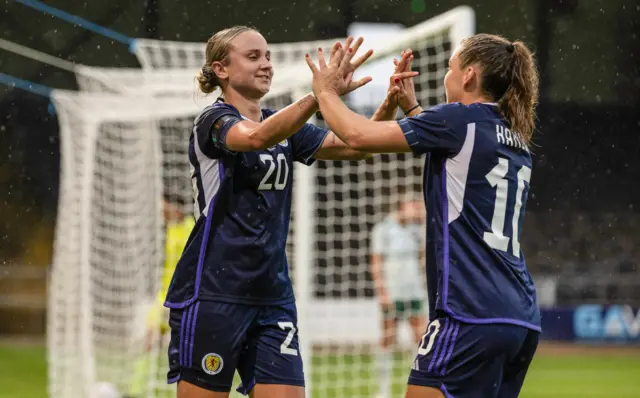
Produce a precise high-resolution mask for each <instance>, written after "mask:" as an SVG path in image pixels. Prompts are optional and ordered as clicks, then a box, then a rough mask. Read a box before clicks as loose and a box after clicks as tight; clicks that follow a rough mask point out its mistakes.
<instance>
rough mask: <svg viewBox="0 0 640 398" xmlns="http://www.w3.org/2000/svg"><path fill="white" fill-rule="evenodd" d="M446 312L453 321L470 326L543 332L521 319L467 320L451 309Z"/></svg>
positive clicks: (540, 328) (538, 327)
mask: <svg viewBox="0 0 640 398" xmlns="http://www.w3.org/2000/svg"><path fill="white" fill-rule="evenodd" d="M444 312H445V313H446V314H447V315H449V316H450V317H451V318H453V319H455V320H457V321H460V322H464V323H470V324H475V325H488V324H494V323H502V324H509V325H516V326H522V327H525V328H527V329H531V330H533V331H536V332H539V333H541V332H542V327H540V326H537V325H534V324H533V323H529V322H525V321H521V320H519V319H513V318H466V317H463V316H460V315H456V314H454V313H453V311H451V310H450V309H449V308H446V309H445V310H444Z"/></svg>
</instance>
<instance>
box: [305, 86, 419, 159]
mask: <svg viewBox="0 0 640 398" xmlns="http://www.w3.org/2000/svg"><path fill="white" fill-rule="evenodd" d="M317 99H318V102H319V103H320V110H321V112H322V115H323V116H324V118H325V120H326V121H327V124H328V125H329V127H330V128H331V130H332V131H333V132H334V133H335V134H336V135H337V136H338V137H339V138H340V139H341V140H342V141H343V142H344V143H346V144H347V145H348V146H350V147H351V148H353V149H355V150H357V151H364V152H371V153H388V152H410V151H411V149H410V147H409V144H407V140H406V139H405V138H404V134H403V132H402V129H401V128H400V125H399V124H398V122H396V121H395V120H394V121H382V122H378V121H373V120H369V119H367V118H366V117H364V116H361V115H358V114H357V113H355V112H353V111H352V110H350V109H349V108H347V106H346V105H345V104H344V103H343V102H342V100H340V97H338V96H337V95H335V94H333V93H331V92H328V91H327V92H322V93H319V95H318V97H317Z"/></svg>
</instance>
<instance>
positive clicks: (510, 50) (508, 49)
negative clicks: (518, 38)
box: [507, 43, 516, 53]
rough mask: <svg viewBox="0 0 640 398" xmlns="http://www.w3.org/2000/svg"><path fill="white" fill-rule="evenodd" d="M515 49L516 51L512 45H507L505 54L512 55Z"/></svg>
mask: <svg viewBox="0 0 640 398" xmlns="http://www.w3.org/2000/svg"><path fill="white" fill-rule="evenodd" d="M515 49H516V47H515V46H514V45H513V43H509V44H507V52H508V53H512V52H513V51H514V50H515Z"/></svg>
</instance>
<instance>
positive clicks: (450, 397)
mask: <svg viewBox="0 0 640 398" xmlns="http://www.w3.org/2000/svg"><path fill="white" fill-rule="evenodd" d="M440 391H442V393H443V394H444V398H453V395H451V394H449V391H447V387H445V386H444V383H442V384H440Z"/></svg>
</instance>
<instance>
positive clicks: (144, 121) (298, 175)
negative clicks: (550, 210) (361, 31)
mask: <svg viewBox="0 0 640 398" xmlns="http://www.w3.org/2000/svg"><path fill="white" fill-rule="evenodd" d="M474 32H475V17H474V13H473V10H472V9H471V8H469V7H459V8H456V9H453V10H451V11H449V12H447V13H445V14H442V15H440V16H438V17H436V18H433V19H430V20H428V21H425V22H423V23H421V24H418V25H416V26H414V27H411V28H407V29H405V30H403V31H401V32H400V33H398V34H397V35H396V36H393V37H389V38H388V40H384V41H378V42H374V43H368V42H366V41H365V45H364V46H363V47H364V48H371V47H373V49H374V51H375V53H374V56H373V58H372V59H371V60H370V63H375V62H377V61H378V62H380V61H384V62H388V61H387V60H386V59H387V57H388V56H389V55H395V56H398V55H399V54H400V52H401V51H402V50H403V49H406V48H412V49H413V51H414V53H415V60H414V66H413V68H414V70H416V71H419V72H420V76H418V77H417V78H416V79H415V83H416V93H417V95H418V99H419V101H420V102H421V104H422V105H423V106H429V105H434V104H437V103H441V102H443V101H444V100H445V97H444V86H443V79H444V75H445V73H446V71H447V61H448V59H449V57H450V55H451V52H452V50H453V49H454V48H455V46H456V45H457V44H458V43H459V42H460V41H461V40H462V39H463V38H465V37H468V36H470V35H472V34H473V33H474ZM334 42H335V40H323V41H320V42H306V43H283V44H278V45H275V46H273V45H272V46H270V47H271V49H272V51H273V52H274V54H281V55H279V56H276V58H275V59H274V68H275V76H276V77H275V78H274V81H273V86H272V91H271V92H270V93H269V95H268V96H267V97H266V98H265V101H264V103H263V106H265V107H270V108H275V109H281V108H282V107H284V106H286V105H288V104H290V103H291V102H292V101H294V100H295V99H297V98H299V97H301V96H302V95H303V94H305V93H307V92H309V91H310V89H311V86H310V76H311V75H310V72H309V70H308V67H307V65H306V64H305V63H304V61H303V59H304V53H305V52H309V53H313V54H315V49H316V48H317V47H318V46H319V45H320V46H322V47H323V48H325V49H328V48H329V47H330V46H331V45H332V44H333V43H334ZM203 49H204V43H178V42H164V41H152V40H142V39H140V40H136V42H135V50H136V55H137V56H138V57H139V60H140V63H141V65H142V69H140V70H136V69H125V70H122V69H115V68H95V67H86V68H82V67H81V68H78V70H77V71H76V74H77V77H78V81H79V84H80V87H81V90H83V92H68V91H55V92H54V94H53V102H54V105H55V107H56V111H57V114H58V120H59V124H60V134H61V153H62V160H61V179H60V200H59V212H58V220H57V225H56V241H55V251H54V262H53V270H52V279H51V286H50V290H49V311H48V349H49V394H50V397H52V398H53V397H55V398H71V397H73V398H76V397H94V396H96V395H95V394H94V389H95V387H96V385H98V384H99V383H100V382H107V383H110V384H112V385H114V386H116V387H117V388H118V390H119V391H120V392H121V393H122V394H129V393H130V392H129V391H130V390H131V384H132V383H134V381H133V380H132V377H131V376H132V375H133V374H136V373H137V372H138V371H139V369H136V368H137V367H138V366H139V362H140V363H143V364H144V367H145V369H144V372H143V374H144V375H146V376H145V377H146V378H145V383H144V387H143V393H142V394H143V395H141V396H144V397H154V398H156V397H157V398H160V397H172V396H174V391H175V390H174V387H169V386H167V385H166V370H167V369H166V356H167V354H166V336H164V338H162V337H160V336H155V337H156V339H152V340H151V341H152V342H153V343H152V344H151V345H149V344H146V343H147V342H148V340H147V339H148V336H147V335H146V332H147V330H146V328H147V326H146V325H145V321H144V318H145V316H144V310H145V307H144V305H142V304H141V303H148V302H149V300H150V298H151V299H152V298H153V297H154V295H155V294H156V292H157V291H158V289H159V284H160V280H159V279H160V274H161V272H162V265H163V242H164V239H165V232H164V226H165V225H164V220H163V215H162V203H163V200H165V201H170V202H173V203H174V204H175V205H176V206H178V207H180V208H181V209H183V211H184V212H185V213H188V214H191V210H192V206H193V205H192V203H191V200H192V199H191V198H192V193H191V191H190V189H191V188H190V180H189V165H188V160H187V155H186V149H187V144H188V137H189V134H190V132H191V128H192V122H193V119H194V117H195V116H196V115H197V113H198V112H199V111H200V109H201V108H202V106H204V104H205V103H207V102H211V100H212V99H214V98H215V95H216V94H215V93H214V94H211V95H210V96H209V97H207V98H202V97H201V96H198V95H195V96H194V93H196V91H197V86H196V85H195V83H194V81H193V77H194V75H195V74H196V73H197V72H198V70H199V69H200V68H201V67H202V63H203ZM382 99H383V98H382V97H379V96H375V95H374V96H372V98H371V99H370V101H369V104H370V105H366V103H365V104H364V105H363V104H362V101H359V102H358V107H357V109H356V107H355V106H354V105H353V103H351V106H352V107H353V108H354V109H356V110H357V111H358V112H359V113H361V114H365V115H369V116H370V115H371V114H372V113H373V111H374V110H375V106H377V104H379V103H380V102H381V101H382ZM346 100H347V103H348V104H349V103H350V101H349V98H347V99H346ZM314 121H315V122H316V123H317V124H320V125H322V124H323V121H322V118H321V115H319V117H318V119H314ZM423 164H424V160H423V159H421V158H419V157H416V156H413V155H411V154H398V155H395V154H394V155H380V156H375V157H373V158H372V159H369V160H367V161H363V162H325V161H318V162H316V163H315V164H314V165H313V166H312V167H304V166H296V167H295V169H294V181H295V182H294V184H295V187H294V189H293V195H294V199H293V201H294V203H293V209H292V222H291V229H290V235H289V241H288V256H289V263H290V266H291V268H292V270H291V275H292V279H293V283H294V288H295V291H296V298H297V305H298V312H299V322H300V324H299V327H298V329H299V330H300V340H301V353H302V355H303V357H304V359H305V374H306V379H307V388H308V394H309V396H313V397H316V398H319V397H336V398H337V397H363V398H364V397H371V396H373V395H374V394H376V393H377V381H376V374H375V366H374V362H375V361H374V357H373V354H374V352H375V349H376V345H377V343H378V341H379V338H380V324H381V316H380V313H379V308H378V305H377V302H376V299H375V297H374V295H373V288H372V287H373V286H372V283H371V280H370V275H369V254H370V253H369V244H370V233H371V229H372V227H373V225H375V224H376V223H377V222H379V221H381V220H383V219H384V218H385V217H386V215H387V214H389V212H392V211H393V210H394V209H395V207H396V205H397V203H398V201H399V200H400V199H401V198H402V197H403V194H401V192H405V191H420V190H421V189H422V168H423ZM141 311H142V315H141ZM150 333H151V334H156V335H158V334H159V333H160V332H159V331H157V330H155V329H154V330H151V331H150ZM400 333H401V336H400V339H399V340H400V345H401V346H402V347H403V348H405V349H406V350H410V351H413V346H414V342H413V341H412V339H413V338H412V337H411V336H409V333H407V329H406V326H403V327H402V328H401V329H400ZM407 355H408V356H407ZM410 356H411V355H410V354H406V353H405V354H404V355H400V356H399V357H397V358H396V360H395V365H396V366H397V367H398V369H399V370H398V371H397V372H396V378H395V379H394V383H395V384H396V385H395V387H394V390H393V392H394V393H395V394H396V395H399V394H400V393H401V390H402V385H403V384H404V383H406V374H407V373H408V370H409V368H410V366H411V363H410V361H409V360H408V359H407V358H410ZM141 358H142V359H144V360H142V361H139V359H141ZM141 366H142V365H141ZM233 394H235V393H232V395H233ZM99 398H103V397H99Z"/></svg>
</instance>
